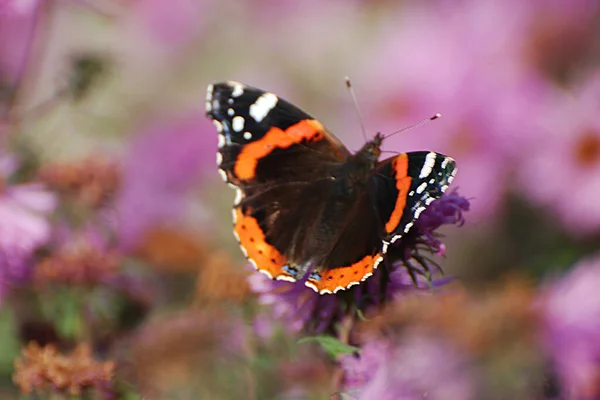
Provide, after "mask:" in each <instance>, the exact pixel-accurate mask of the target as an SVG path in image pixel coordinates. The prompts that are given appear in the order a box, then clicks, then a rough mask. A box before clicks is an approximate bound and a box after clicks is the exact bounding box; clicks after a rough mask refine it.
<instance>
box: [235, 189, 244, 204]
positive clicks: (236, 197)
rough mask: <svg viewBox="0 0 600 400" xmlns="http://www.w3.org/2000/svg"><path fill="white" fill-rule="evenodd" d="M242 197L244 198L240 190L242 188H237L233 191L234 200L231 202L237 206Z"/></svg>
mask: <svg viewBox="0 0 600 400" xmlns="http://www.w3.org/2000/svg"><path fill="white" fill-rule="evenodd" d="M243 198H244V192H242V189H237V190H236V191H235V200H234V201H233V204H234V205H235V206H237V205H238V204H240V202H241V201H242V199H243Z"/></svg>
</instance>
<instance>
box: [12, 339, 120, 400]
mask: <svg viewBox="0 0 600 400" xmlns="http://www.w3.org/2000/svg"><path fill="white" fill-rule="evenodd" d="M114 371H115V363H114V361H106V362H98V361H96V360H94V358H93V357H92V351H91V349H90V347H89V346H88V345H86V344H79V345H78V346H77V347H76V348H75V350H73V351H72V352H71V353H69V354H67V355H63V354H60V353H59V352H58V350H57V349H56V347H55V346H53V345H51V344H50V345H46V346H44V347H41V346H40V345H38V344H37V343H35V342H30V343H29V344H28V345H27V347H25V348H24V349H23V351H22V354H21V356H20V357H18V358H17V359H16V360H15V374H14V375H13V381H14V383H15V384H16V385H17V386H18V387H19V389H20V390H21V391H22V392H23V393H27V394H29V393H32V392H38V393H48V392H56V393H66V394H69V395H71V396H78V395H80V394H81V393H82V392H83V391H86V390H94V391H96V392H97V393H98V394H99V395H100V396H101V397H102V398H104V399H112V398H114V390H113V384H112V378H113V376H114Z"/></svg>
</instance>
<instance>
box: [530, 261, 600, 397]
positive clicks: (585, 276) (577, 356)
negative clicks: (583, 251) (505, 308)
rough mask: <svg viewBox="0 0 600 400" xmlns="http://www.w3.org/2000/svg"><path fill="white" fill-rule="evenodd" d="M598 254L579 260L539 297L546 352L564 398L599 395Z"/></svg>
mask: <svg viewBox="0 0 600 400" xmlns="http://www.w3.org/2000/svg"><path fill="white" fill-rule="evenodd" d="M599 283H600V255H596V256H593V257H591V258H588V259H586V260H584V261H581V262H580V263H578V264H577V265H576V266H575V268H574V269H573V270H572V271H571V272H569V273H568V274H567V275H566V276H565V277H564V278H562V279H561V280H559V281H557V282H555V283H554V284H552V285H551V286H549V287H547V289H546V291H545V293H544V296H543V297H542V302H541V304H542V311H543V322H544V324H543V327H544V334H545V345H546V350H547V352H548V353H549V354H550V355H551V357H552V359H553V360H554V363H555V365H554V366H555V369H556V372H557V373H558V376H559V379H560V381H561V384H562V387H563V392H564V393H563V394H564V395H565V398H569V399H581V400H588V399H589V400H592V399H597V398H598V396H600V374H599V371H600V340H599V338H600V292H599V291H598V284H599Z"/></svg>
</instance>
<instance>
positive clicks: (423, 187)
mask: <svg viewBox="0 0 600 400" xmlns="http://www.w3.org/2000/svg"><path fill="white" fill-rule="evenodd" d="M426 187H427V182H423V183H421V184H420V185H419V187H418V188H417V194H421V193H423V191H424V190H425V188H426Z"/></svg>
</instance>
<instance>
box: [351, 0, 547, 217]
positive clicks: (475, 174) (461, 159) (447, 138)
mask: <svg viewBox="0 0 600 400" xmlns="http://www.w3.org/2000/svg"><path fill="white" fill-rule="evenodd" d="M526 23H527V19H526V18H525V15H522V14H521V13H520V12H519V8H518V7H516V8H515V7H511V6H507V5H506V4H505V3H504V2H492V1H483V2H477V1H462V2H456V1H452V2H445V1H441V2H409V3H406V4H405V6H404V7H403V8H402V9H401V10H399V11H398V12H390V13H388V14H387V16H386V17H385V18H384V19H383V20H382V22H381V24H380V26H381V30H380V32H381V33H380V34H379V35H378V36H377V42H376V43H375V44H374V45H373V46H372V47H371V48H372V51H373V53H371V55H370V56H368V57H367V59H368V60H385V62H375V63H370V64H369V68H368V70H367V71H366V73H365V74H366V75H367V79H368V81H367V83H365V84H362V85H361V86H364V87H365V88H366V87H368V88H369V92H368V93H364V94H363V96H364V97H365V98H369V101H363V102H362V105H363V106H364V110H363V113H364V115H365V117H366V119H367V120H366V121H365V122H366V125H367V126H369V127H371V128H372V129H375V130H376V131H381V132H383V133H391V132H393V131H396V130H398V129H399V128H402V127H404V126H408V125H409V124H412V123H415V122H417V121H419V120H421V119H423V118H426V117H429V116H431V115H433V114H435V113H436V112H439V113H441V114H442V116H443V117H442V119H440V120H439V122H438V121H436V122H434V123H430V124H428V125H426V126H423V127H421V128H418V130H415V131H411V132H406V133H403V134H400V135H396V136H392V137H391V138H390V139H388V140H387V141H386V143H385V149H386V150H401V151H412V150H424V149H431V150H434V151H438V152H441V153H444V154H447V155H449V156H451V157H453V158H454V159H455V160H456V162H457V164H458V166H459V169H460V174H458V176H457V178H456V180H455V181H454V185H456V186H457V187H460V188H461V189H462V190H464V191H465V192H468V193H469V196H471V197H472V198H475V199H477V202H476V203H474V204H473V209H472V212H471V215H470V218H471V219H472V220H473V219H475V220H480V219H483V218H488V217H489V216H491V215H496V214H497V212H498V210H499V209H500V206H501V204H502V199H503V196H504V195H505V191H506V188H508V187H510V185H509V183H510V182H509V177H510V166H511V165H512V163H510V160H511V157H513V156H515V157H516V155H514V153H516V152H518V148H515V146H514V145H513V143H514V139H515V137H520V136H526V135H528V134H529V131H530V130H531V129H532V127H531V126H530V125H531V124H530V123H531V115H535V113H536V109H537V101H538V99H539V98H541V97H542V95H543V94H544V93H545V90H546V84H545V83H544V82H543V80H542V79H541V78H540V77H539V76H538V74H537V73H536V71H534V70H533V69H532V68H531V67H530V66H529V65H528V64H527V63H525V62H524V60H523V57H519V47H518V46H517V45H516V44H518V43H519V42H521V41H522V32H523V31H524V30H525V28H526ZM498 26H502V29H497V27H498ZM359 95H360V93H359Z"/></svg>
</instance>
